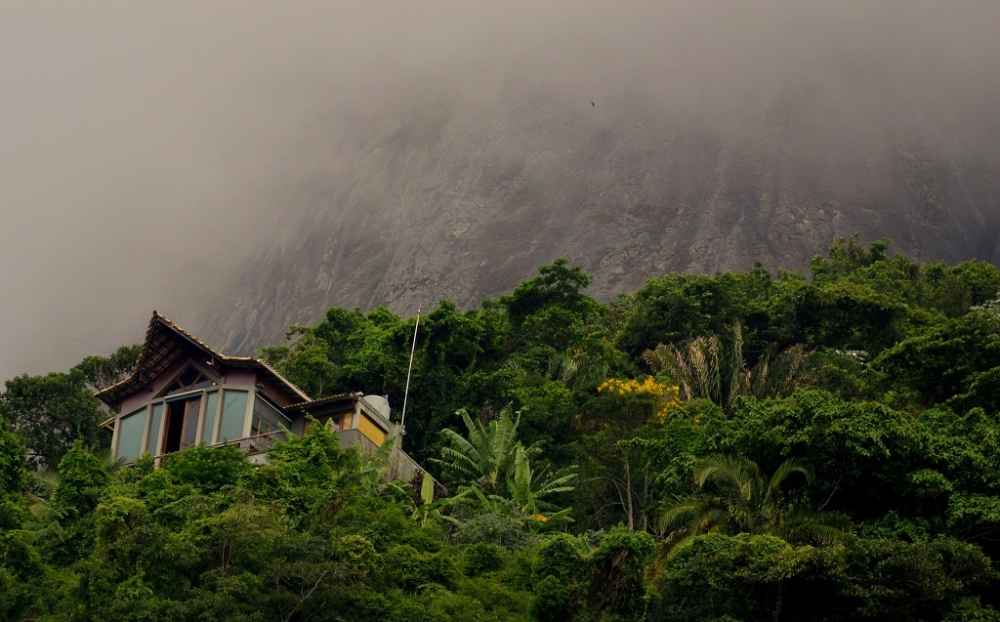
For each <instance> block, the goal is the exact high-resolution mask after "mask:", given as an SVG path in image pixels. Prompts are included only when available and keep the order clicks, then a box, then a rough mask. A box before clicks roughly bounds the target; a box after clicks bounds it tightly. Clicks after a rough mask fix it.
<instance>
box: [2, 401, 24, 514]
mask: <svg viewBox="0 0 1000 622" xmlns="http://www.w3.org/2000/svg"><path fill="white" fill-rule="evenodd" d="M25 464H26V463H25V457H24V448H23V447H21V444H20V443H18V442H17V437H16V436H14V434H13V433H11V431H10V429H9V428H8V427H7V422H6V421H5V420H4V418H3V416H0V503H3V501H4V499H6V498H7V497H8V496H9V495H15V494H17V493H20V492H21V491H22V490H24V487H25V486H26V485H27V473H26V469H25Z"/></svg>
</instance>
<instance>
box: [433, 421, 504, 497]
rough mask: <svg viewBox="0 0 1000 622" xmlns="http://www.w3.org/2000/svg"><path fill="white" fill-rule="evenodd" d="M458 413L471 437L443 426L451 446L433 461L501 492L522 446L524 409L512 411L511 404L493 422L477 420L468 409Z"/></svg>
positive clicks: (489, 490) (466, 479)
mask: <svg viewBox="0 0 1000 622" xmlns="http://www.w3.org/2000/svg"><path fill="white" fill-rule="evenodd" d="M457 414H458V415H460V416H461V417H462V421H463V422H465V427H466V429H467V430H468V438H465V437H463V436H462V435H460V434H459V433H458V432H455V431H454V430H448V429H445V430H442V431H441V434H442V436H444V437H445V441H446V442H447V443H448V446H447V447H443V448H442V449H441V459H439V460H433V462H435V463H437V464H440V465H441V468H442V469H443V470H444V472H445V473H446V474H447V475H449V476H451V477H453V478H455V479H457V480H460V481H464V482H465V483H467V484H474V485H476V486H478V487H479V488H480V489H481V490H483V491H485V492H486V493H487V494H494V493H497V492H500V490H501V486H502V485H503V484H504V478H505V477H506V475H507V474H508V473H509V472H510V470H511V468H512V467H513V465H514V459H515V456H516V454H517V450H518V448H519V447H520V446H521V445H520V443H518V442H517V426H518V424H519V423H520V422H521V411H518V412H517V413H515V414H513V415H512V414H511V407H510V406H509V405H508V406H507V407H506V408H504V409H503V410H501V411H500V416H499V417H498V418H497V419H494V420H493V421H490V422H489V425H486V424H484V423H483V422H482V421H479V420H477V421H473V420H472V418H471V417H470V416H469V413H467V412H466V411H465V410H464V409H463V410H460V411H458V413H457Z"/></svg>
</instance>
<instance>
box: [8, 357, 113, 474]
mask: <svg viewBox="0 0 1000 622" xmlns="http://www.w3.org/2000/svg"><path fill="white" fill-rule="evenodd" d="M6 389H7V390H6V391H5V392H4V393H3V394H0V416H2V417H4V418H6V419H7V422H8V423H9V424H10V426H11V427H12V428H13V430H14V432H15V433H16V434H17V435H18V436H19V437H20V439H21V442H22V443H24V445H25V447H26V448H27V450H28V466H29V467H30V468H31V469H33V470H43V469H45V468H49V469H51V468H53V467H55V466H56V465H57V464H59V461H60V460H61V459H62V457H63V455H64V454H65V453H66V452H67V451H69V449H70V447H72V446H73V444H74V443H76V442H80V443H83V444H84V445H85V446H87V447H90V448H91V449H94V450H101V449H105V448H107V446H108V444H109V441H110V439H109V438H108V435H107V434H106V433H105V432H104V431H102V430H101V429H100V428H99V427H98V426H99V424H100V423H101V421H102V419H103V418H104V413H103V412H102V411H101V409H100V402H98V401H97V398H95V397H94V396H93V394H91V392H90V389H88V388H87V385H86V380H85V378H84V375H83V373H82V372H80V371H73V372H71V373H68V374H62V373H51V374H48V375H47V376H27V375H23V376H18V377H16V378H12V379H10V380H8V381H7V382H6Z"/></svg>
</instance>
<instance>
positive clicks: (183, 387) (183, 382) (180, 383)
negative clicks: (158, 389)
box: [164, 367, 215, 395]
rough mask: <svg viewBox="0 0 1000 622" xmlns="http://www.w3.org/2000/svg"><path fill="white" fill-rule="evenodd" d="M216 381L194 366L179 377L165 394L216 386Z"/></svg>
mask: <svg viewBox="0 0 1000 622" xmlns="http://www.w3.org/2000/svg"><path fill="white" fill-rule="evenodd" d="M214 385H215V383H214V382H212V381H211V380H209V379H208V378H206V377H205V376H203V375H201V373H199V372H198V370H197V369H195V368H194V367H189V368H187V369H186V370H184V372H183V373H182V374H181V375H180V376H178V377H177V380H175V381H174V383H173V384H172V385H170V386H169V387H167V389H166V391H165V392H164V395H174V394H176V393H186V392H188V391H194V390H195V389H204V388H205V387H211V386H214Z"/></svg>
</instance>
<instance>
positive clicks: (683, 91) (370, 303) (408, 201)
mask: <svg viewBox="0 0 1000 622" xmlns="http://www.w3.org/2000/svg"><path fill="white" fill-rule="evenodd" d="M889 17H892V18H893V19H892V20H890V19H889ZM883 18H884V19H883ZM899 19H900V16H898V15H895V14H887V15H883V16H880V17H878V19H876V17H871V19H869V20H868V21H867V22H865V21H863V20H855V21H856V22H857V23H854V22H852V23H851V24H850V25H849V26H850V28H855V29H856V30H857V32H861V33H862V34H861V35H856V36H854V38H853V39H851V38H847V37H846V36H842V37H840V38H836V37H829V36H826V37H825V38H824V39H823V40H822V41H819V40H815V41H814V40H810V37H811V36H812V35H810V32H811V31H809V30H808V29H806V30H802V29H797V30H796V29H794V28H791V27H789V26H787V25H783V26H781V27H780V28H778V27H775V30H774V32H773V33H771V34H773V35H774V38H775V39H776V40H778V41H777V42H774V43H769V42H768V41H767V35H768V33H767V32H766V31H762V32H760V33H757V34H754V33H753V32H750V33H745V32H740V31H738V29H737V28H736V27H735V26H733V28H732V32H731V33H727V35H726V37H724V38H723V39H720V40H719V41H716V42H714V43H711V45H707V46H706V45H703V44H701V43H699V44H698V47H697V50H698V51H697V53H695V52H692V51H691V49H690V48H691V45H690V43H691V42H690V41H689V40H679V41H680V42H678V43H677V44H676V45H674V46H673V47H671V46H670V45H668V44H661V43H659V41H658V40H656V43H655V46H658V47H655V46H654V43H649V46H648V50H647V49H646V48H642V49H641V50H640V52H642V53H639V52H637V51H636V50H635V49H626V50H624V51H621V50H619V49H618V48H616V47H615V46H614V45H612V44H611V43H609V42H615V43H616V45H619V46H620V45H621V42H622V41H624V40H625V38H624V37H618V36H616V35H615V33H614V32H611V34H607V33H605V34H606V37H605V38H604V39H603V40H602V41H604V43H603V44H600V45H596V46H595V45H591V43H590V41H589V40H588V37H591V36H592V35H588V34H587V33H585V32H584V33H582V34H580V33H568V34H565V33H564V38H563V39H559V40H556V41H552V40H548V39H546V40H545V41H544V48H543V49H544V53H534V52H533V49H526V50H524V51H523V52H522V53H521V56H518V57H516V58H515V59H514V60H511V59H506V58H503V59H498V58H495V57H493V56H486V57H485V58H486V59H487V60H486V61H484V60H483V58H484V57H482V56H480V57H474V58H470V59H468V60H467V61H466V62H465V63H464V64H462V63H461V62H459V61H455V63H454V64H451V65H446V66H444V68H438V69H436V70H434V71H431V70H421V71H414V72H413V75H411V76H408V77H405V78H402V77H400V76H399V75H398V74H396V75H393V76H391V77H388V78H386V79H385V80H384V82H379V79H378V77H377V76H376V77H371V78H370V79H369V81H370V82H371V84H366V85H365V87H364V88H363V89H355V90H356V91H357V92H354V91H351V90H347V89H344V90H341V91H330V92H324V93H320V94H318V95H316V96H315V97H314V99H316V100H318V101H320V102H321V103H320V104H318V105H317V109H319V110H324V112H323V113H317V114H316V115H314V116H313V117H312V118H310V120H309V121H308V123H306V124H304V129H303V131H302V137H301V140H299V141H291V143H292V147H291V148H289V149H288V150H286V152H284V155H283V159H282V162H281V165H280V166H276V167H275V172H274V174H273V179H272V180H270V182H272V183H270V185H269V186H268V197H269V198H268V201H269V209H268V215H267V218H266V219H265V221H262V223H263V224H262V225H261V227H262V233H261V234H260V236H259V238H258V239H257V240H256V241H255V242H254V244H253V247H254V253H253V255H252V256H251V257H250V259H248V260H247V261H246V263H244V264H243V265H242V266H241V267H240V269H239V271H238V273H237V274H235V275H230V278H229V281H228V285H227V286H226V287H224V288H222V289H221V294H220V295H218V296H217V300H216V301H215V302H214V303H213V304H211V305H208V304H206V305H205V306H204V316H203V317H202V318H201V319H200V320H198V321H197V322H194V323H193V324H195V327H196V328H197V329H198V330H199V333H200V334H205V335H206V336H207V337H208V338H209V339H211V340H212V343H218V344H220V346H224V349H226V350H228V351H233V352H247V351H252V350H253V348H255V347H257V346H259V345H261V344H264V343H273V342H276V341H279V340H280V339H281V336H282V334H283V331H284V330H285V329H286V328H287V327H288V325H290V324H293V323H303V322H310V321H313V320H315V319H316V318H317V317H318V315H319V314H321V313H322V311H323V310H324V309H325V308H326V307H328V306H331V305H337V306H342V307H348V308H353V307H361V308H362V309H369V308H372V307H375V306H378V305H386V306H388V307H389V308H391V309H392V310H394V311H395V312H397V313H403V314H412V313H415V312H416V310H417V309H418V307H419V308H423V309H427V308H430V307H432V306H433V305H434V304H435V302H436V301H437V300H438V299H439V298H448V299H450V300H454V301H456V302H457V303H458V304H459V305H464V306H470V305H475V304H478V302H479V301H480V300H481V298H482V297H483V296H484V295H489V296H496V295H498V294H501V293H503V292H506V291H508V290H510V289H511V288H512V287H513V286H514V285H516V284H517V283H519V282H520V281H522V280H523V279H525V278H528V277H530V276H531V275H532V274H534V273H535V271H536V270H537V268H538V266H540V265H543V264H546V263H549V262H551V260H552V259H554V258H555V257H566V258H568V259H570V260H571V261H573V262H575V263H578V264H579V265H581V266H582V267H583V268H584V269H585V270H587V271H588V272H590V273H592V274H594V275H595V279H594V283H593V285H592V286H591V288H590V292H591V293H592V295H594V296H595V297H597V298H599V299H602V300H607V299H610V298H612V297H614V296H615V295H616V294H617V293H618V292H622V291H629V290H632V289H635V288H637V287H638V286H639V285H641V284H642V283H643V282H644V281H645V280H646V279H648V278H649V277H652V276H656V275H660V274H663V273H665V272H668V271H685V272H703V273H713V272H715V271H718V270H727V269H742V268H747V267H749V266H750V265H751V263H752V262H753V261H754V260H759V261H761V262H762V263H763V264H764V265H765V266H767V267H768V268H769V269H771V270H775V269H778V268H785V269H790V270H793V271H800V270H803V269H805V268H806V267H807V266H808V262H809V260H810V258H811V257H812V256H814V255H815V254H817V253H821V252H823V251H824V250H825V249H826V248H827V246H828V245H829V244H830V242H831V241H832V240H833V239H834V238H835V237H837V236H849V235H851V234H853V233H855V232H857V233H859V234H860V236H861V238H862V240H863V241H869V240H872V239H875V238H881V237H888V238H891V239H892V240H893V243H894V248H895V249H896V250H899V251H902V252H904V253H906V254H907V255H910V256H912V257H914V258H917V259H920V260H923V261H937V260H945V261H949V262H954V261H959V260H963V259H967V258H970V257H978V258H981V259H984V260H988V261H993V262H996V261H997V260H998V259H1000V254H998V253H1000V249H998V242H1000V220H998V216H1000V147H998V145H1000V115H998V113H997V110H998V109H1000V108H998V107H997V105H996V103H997V102H998V101H1000V90H998V89H997V88H995V86H996V85H994V84H993V82H995V80H993V81H992V82H984V81H983V79H982V77H983V75H984V74H983V73H982V72H981V71H979V69H981V67H980V66H979V65H977V64H975V63H971V62H966V63H965V64H964V65H963V64H961V63H959V62H958V61H961V60H963V59H962V58H958V57H957V55H958V54H959V53H960V52H961V49H960V48H958V47H954V46H952V47H948V46H945V45H943V44H942V45H941V46H939V47H937V48H932V47H930V46H926V47H927V49H920V48H919V47H918V46H917V44H916V43H914V41H917V40H918V39H919V37H917V34H913V36H911V37H910V38H909V39H908V40H907V41H909V42H908V43H907V44H906V46H903V45H898V46H893V45H890V43H889V42H887V40H886V39H885V37H886V35H885V34H884V33H885V32H886V30H885V29H886V28H888V27H889V26H891V25H892V24H893V23H897V22H898V20H899ZM963 19H965V18H963ZM894 20H895V21H894ZM966 21H967V20H966ZM900 23H901V22H900ZM963 23H964V22H963ZM762 28H763V26H762ZM845 29H846V27H845ZM566 30H567V32H568V31H569V30H570V29H569V28H567V29H566ZM652 30H654V29H652V28H651V31H652ZM852 32H853V31H852ZM915 32H916V31H915ZM911 34H912V33H911ZM918 34H919V33H918ZM946 34H947V33H946V32H944V31H942V32H938V33H937V34H935V35H934V39H935V40H937V41H938V42H941V41H944V39H945V35H946ZM757 35H760V36H757ZM814 38H815V37H814ZM649 39H650V41H654V40H655V39H656V37H655V32H653V34H650V35H649ZM910 39H912V41H910ZM761 41H763V42H761ZM917 42H918V43H919V41H917ZM538 45H539V46H542V43H538ZM636 45H637V46H638V44H636ZM948 45H951V44H950V43H948ZM540 49H542V48H540ZM748 50H749V51H748ZM942 50H944V51H942ZM533 58H537V59H538V60H537V63H536V65H538V66H534V65H532V63H531V60H532V59H533ZM487 61H488V62H490V63H494V64H500V65H501V66H500V67H495V66H493V65H490V67H489V70H488V71H487V70H484V69H483V68H484V67H485V66H486V64H487ZM324 107H325V108H324ZM219 309H225V312H224V313H219V311H218V310H219Z"/></svg>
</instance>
